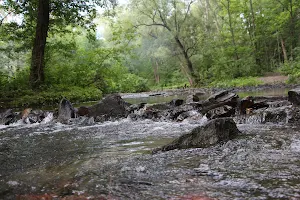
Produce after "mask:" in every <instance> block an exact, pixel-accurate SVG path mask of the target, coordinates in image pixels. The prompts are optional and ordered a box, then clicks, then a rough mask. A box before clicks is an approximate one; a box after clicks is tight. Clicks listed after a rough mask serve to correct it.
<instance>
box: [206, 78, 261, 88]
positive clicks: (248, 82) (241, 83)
mask: <svg viewBox="0 0 300 200" xmlns="http://www.w3.org/2000/svg"><path fill="white" fill-rule="evenodd" d="M263 84H264V83H263V82H262V81H261V80H258V78H257V77H242V78H236V79H232V80H222V81H214V82H212V83H211V84H210V85H209V86H210V87H217V88H230V87H245V86H259V85H263Z"/></svg>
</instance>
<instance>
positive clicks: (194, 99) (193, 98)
mask: <svg viewBox="0 0 300 200" xmlns="http://www.w3.org/2000/svg"><path fill="white" fill-rule="evenodd" d="M198 101H200V99H199V97H198V96H196V95H194V94H191V95H189V96H187V97H186V100H185V103H193V102H198Z"/></svg>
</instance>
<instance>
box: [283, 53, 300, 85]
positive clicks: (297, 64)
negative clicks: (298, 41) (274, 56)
mask: <svg viewBox="0 0 300 200" xmlns="http://www.w3.org/2000/svg"><path fill="white" fill-rule="evenodd" d="M299 53H300V47H297V48H295V49H294V54H295V59H294V60H290V61H288V62H285V63H284V64H282V65H281V67H280V69H279V71H280V72H282V73H283V74H285V75H288V77H289V79H288V81H287V82H288V83H291V84H296V83H300V54H299Z"/></svg>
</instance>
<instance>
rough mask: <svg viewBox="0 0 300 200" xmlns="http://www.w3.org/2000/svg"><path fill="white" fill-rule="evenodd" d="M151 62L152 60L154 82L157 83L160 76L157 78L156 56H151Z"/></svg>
mask: <svg viewBox="0 0 300 200" xmlns="http://www.w3.org/2000/svg"><path fill="white" fill-rule="evenodd" d="M151 62H152V67H153V73H154V78H155V83H156V84H159V81H160V78H159V73H158V69H159V65H158V61H157V58H152V59H151Z"/></svg>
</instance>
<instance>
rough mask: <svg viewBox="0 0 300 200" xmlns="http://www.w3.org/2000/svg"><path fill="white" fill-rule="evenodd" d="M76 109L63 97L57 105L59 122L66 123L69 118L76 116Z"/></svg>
mask: <svg viewBox="0 0 300 200" xmlns="http://www.w3.org/2000/svg"><path fill="white" fill-rule="evenodd" d="M75 113H76V110H75V109H74V107H73V105H72V103H71V102H70V101H68V100H67V99H65V98H63V99H62V100H61V101H60V103H59V107H58V121H59V122H61V123H68V122H69V120H70V119H71V118H75V117H76V114H75Z"/></svg>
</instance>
